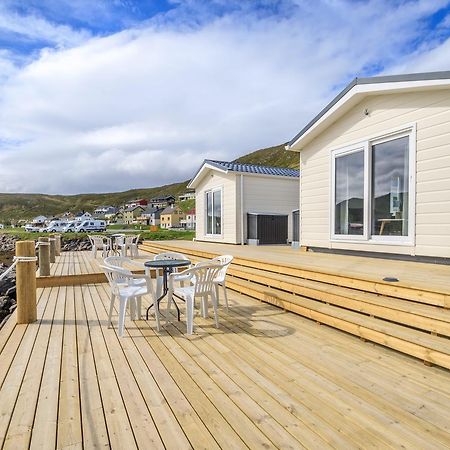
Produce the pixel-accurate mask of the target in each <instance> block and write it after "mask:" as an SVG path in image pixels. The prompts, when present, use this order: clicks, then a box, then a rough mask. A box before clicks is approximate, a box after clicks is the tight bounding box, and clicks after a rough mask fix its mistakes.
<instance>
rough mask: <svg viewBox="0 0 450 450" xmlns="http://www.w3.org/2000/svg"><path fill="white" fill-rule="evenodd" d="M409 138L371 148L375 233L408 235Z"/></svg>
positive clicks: (373, 223)
mask: <svg viewBox="0 0 450 450" xmlns="http://www.w3.org/2000/svg"><path fill="white" fill-rule="evenodd" d="M408 168H409V151H408V137H402V138H399V139H394V140H392V141H388V142H384V143H381V144H375V145H373V146H372V234H374V235H383V236H408V197H409V196H408V194H409V171H408Z"/></svg>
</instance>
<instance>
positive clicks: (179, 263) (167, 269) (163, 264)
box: [144, 259, 191, 320]
mask: <svg viewBox="0 0 450 450" xmlns="http://www.w3.org/2000/svg"><path fill="white" fill-rule="evenodd" d="M190 265H191V261H189V260H188V259H157V260H152V261H146V262H145V263H144V266H145V274H146V275H149V274H150V269H162V271H163V293H162V295H161V297H159V298H158V299H156V305H155V307H156V308H158V310H159V304H160V303H161V300H162V299H163V298H164V297H165V296H166V295H167V292H169V286H168V278H169V274H171V273H172V272H173V269H176V268H178V267H189V266H190ZM174 297H177V298H179V299H180V300H183V299H182V298H181V297H178V295H175V294H174ZM173 303H174V305H175V308H176V309H177V317H178V320H180V308H178V305H177V304H176V302H175V300H173ZM153 305H154V303H152V304H151V305H150V306H149V307H148V308H147V315H146V319H147V320H148V313H149V311H150V308H151V307H152V306H153Z"/></svg>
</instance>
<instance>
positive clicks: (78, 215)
mask: <svg viewBox="0 0 450 450" xmlns="http://www.w3.org/2000/svg"><path fill="white" fill-rule="evenodd" d="M90 219H92V214H91V213H88V212H86V211H80V212H78V213H76V214H75V220H77V221H81V220H90Z"/></svg>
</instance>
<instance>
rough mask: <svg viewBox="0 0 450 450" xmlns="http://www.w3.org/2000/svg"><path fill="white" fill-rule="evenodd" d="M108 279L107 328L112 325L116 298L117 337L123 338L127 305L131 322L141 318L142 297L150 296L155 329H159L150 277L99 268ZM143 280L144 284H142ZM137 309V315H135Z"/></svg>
mask: <svg viewBox="0 0 450 450" xmlns="http://www.w3.org/2000/svg"><path fill="white" fill-rule="evenodd" d="M100 267H101V268H102V269H103V271H104V272H105V275H106V277H107V279H108V282H109V285H110V287H111V304H110V307H109V314H108V327H109V326H111V323H112V313H113V309H114V302H115V299H116V297H118V298H119V336H120V337H122V336H123V331H124V327H125V313H126V309H127V305H128V303H129V304H130V316H131V318H132V319H133V320H136V318H137V319H140V318H141V309H142V296H144V295H147V294H150V296H151V297H152V300H153V304H154V305H155V307H154V309H155V318H156V329H157V330H158V331H159V329H160V320H159V308H158V304H157V302H156V298H155V294H154V291H153V286H152V283H151V279H150V277H147V276H146V275H133V274H132V273H131V272H130V271H129V270H126V269H123V268H118V267H112V266H108V265H104V266H100ZM141 280H144V281H145V283H142V281H141ZM136 309H137V314H136ZM136 316H137V317H136Z"/></svg>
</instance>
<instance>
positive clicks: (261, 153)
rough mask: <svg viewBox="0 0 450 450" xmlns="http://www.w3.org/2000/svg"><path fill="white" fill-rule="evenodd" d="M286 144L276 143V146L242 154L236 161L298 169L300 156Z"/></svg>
mask: <svg viewBox="0 0 450 450" xmlns="http://www.w3.org/2000/svg"><path fill="white" fill-rule="evenodd" d="M285 145H286V144H281V145H276V146H275V147H268V148H263V149H261V150H256V151H255V152H252V153H249V154H248V155H245V156H241V157H240V158H238V159H236V161H235V162H239V163H243V164H261V165H263V166H272V167H287V168H290V169H298V164H299V160H300V158H299V156H298V153H297V152H291V151H288V150H285V148H284V147H285Z"/></svg>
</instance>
